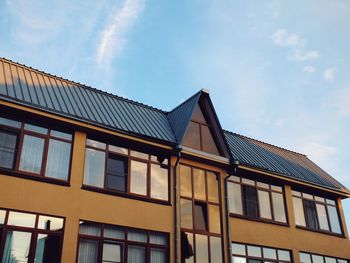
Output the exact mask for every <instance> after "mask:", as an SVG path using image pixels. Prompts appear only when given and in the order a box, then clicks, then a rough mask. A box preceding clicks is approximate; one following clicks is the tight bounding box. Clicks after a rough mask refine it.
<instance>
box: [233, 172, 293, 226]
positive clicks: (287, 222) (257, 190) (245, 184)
mask: <svg viewBox="0 0 350 263" xmlns="http://www.w3.org/2000/svg"><path fill="white" fill-rule="evenodd" d="M235 177H236V178H239V181H235V180H233V179H232V178H228V180H227V183H231V184H236V185H239V186H240V188H241V201H242V214H238V213H233V212H231V211H229V214H230V216H231V217H236V218H243V219H247V220H253V221H258V222H263V223H271V224H276V225H281V226H289V218H288V207H287V202H286V192H285V189H284V187H283V186H282V185H279V184H271V183H266V182H264V181H262V180H255V179H249V178H247V177H242V176H238V175H236V176H235ZM242 179H248V180H250V181H253V182H254V185H253V184H247V183H244V182H243V180H242ZM258 183H263V184H266V185H268V188H264V187H261V186H259V185H258ZM244 186H248V187H249V186H250V187H254V188H255V189H256V193H257V194H256V199H257V210H258V217H250V216H247V215H246V214H247V212H246V205H245V203H244V200H245V198H244ZM273 186H277V187H281V188H282V191H277V190H274V189H272V188H273ZM259 191H263V192H267V193H268V194H269V205H270V212H271V219H268V218H265V217H261V208H260V198H259ZM272 193H277V194H281V195H282V198H283V207H284V213H285V218H286V222H281V221H276V220H275V211H274V203H273V198H272ZM230 202H232V201H231V200H230Z"/></svg>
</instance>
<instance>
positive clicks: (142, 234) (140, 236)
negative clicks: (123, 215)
mask: <svg viewBox="0 0 350 263" xmlns="http://www.w3.org/2000/svg"><path fill="white" fill-rule="evenodd" d="M128 240H131V241H138V242H144V243H146V242H147V232H146V231H142V230H134V229H129V230H128Z"/></svg>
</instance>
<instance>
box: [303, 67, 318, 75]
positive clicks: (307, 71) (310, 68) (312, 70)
mask: <svg viewBox="0 0 350 263" xmlns="http://www.w3.org/2000/svg"><path fill="white" fill-rule="evenodd" d="M315 71H316V69H315V68H314V67H313V66H305V67H303V72H305V73H314V72H315Z"/></svg>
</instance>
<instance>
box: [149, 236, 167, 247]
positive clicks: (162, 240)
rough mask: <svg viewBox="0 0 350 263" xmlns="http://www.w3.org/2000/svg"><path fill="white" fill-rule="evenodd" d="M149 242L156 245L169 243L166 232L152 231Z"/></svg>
mask: <svg viewBox="0 0 350 263" xmlns="http://www.w3.org/2000/svg"><path fill="white" fill-rule="evenodd" d="M149 242H150V243H151V244H156V245H164V246H165V245H167V243H168V237H167V235H166V234H162V233H151V234H150V239H149Z"/></svg>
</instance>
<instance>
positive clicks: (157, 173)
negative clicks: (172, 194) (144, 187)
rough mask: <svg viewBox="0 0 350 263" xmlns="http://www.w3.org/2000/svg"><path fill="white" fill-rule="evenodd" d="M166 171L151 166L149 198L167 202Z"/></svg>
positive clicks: (155, 165) (154, 165) (156, 165)
mask: <svg viewBox="0 0 350 263" xmlns="http://www.w3.org/2000/svg"><path fill="white" fill-rule="evenodd" d="M168 189H169V186H168V169H164V168H162V167H160V166H159V165H158V164H153V163H152V164H151V197H152V198H156V199H161V200H168V199H169V198H168Z"/></svg>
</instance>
